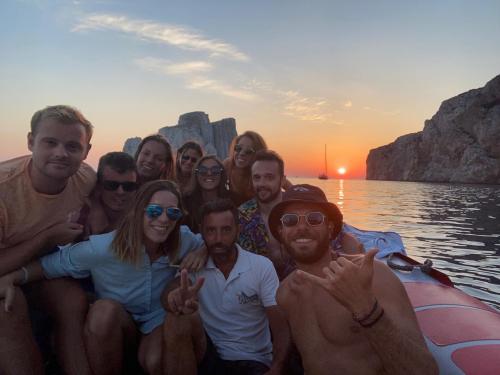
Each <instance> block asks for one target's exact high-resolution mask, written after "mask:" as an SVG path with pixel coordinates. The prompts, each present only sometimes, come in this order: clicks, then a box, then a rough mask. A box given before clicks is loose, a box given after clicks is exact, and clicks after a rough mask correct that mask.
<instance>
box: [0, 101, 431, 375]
mask: <svg viewBox="0 0 500 375" xmlns="http://www.w3.org/2000/svg"><path fill="white" fill-rule="evenodd" d="M92 129H93V128H92V125H91V123H90V122H89V121H88V120H87V119H86V118H85V117H84V116H83V115H82V113H81V112H79V111H78V110H76V109H75V108H73V107H69V106H51V107H46V108H44V109H42V110H40V111H37V112H36V113H35V114H34V115H33V117H32V120H31V129H30V132H29V134H28V149H29V150H30V151H31V154H30V155H27V156H21V157H18V158H15V159H11V160H7V161H3V162H0V373H2V374H16V375H17V374H42V373H44V359H43V357H44V355H43V354H42V353H41V351H40V346H39V343H38V342H37V339H35V336H34V333H33V331H34V330H36V325H37V321H36V319H34V316H35V315H36V314H39V313H41V314H44V315H45V316H47V317H48V318H49V319H50V321H51V333H50V338H51V340H50V341H49V342H50V345H51V347H52V350H53V352H54V353H55V355H56V358H57V363H58V366H59V368H60V371H61V372H62V373H65V374H95V375H98V374H122V373H131V374H135V373H139V372H143V373H147V374H183V375H187V374H196V373H200V374H252V375H253V374H292V373H303V372H304V373H307V374H332V373H339V374H361V373H363V374H382V373H387V374H420V373H437V366H436V364H435V361H434V359H433V358H432V355H431V354H430V353H429V351H428V350H427V347H426V345H425V341H424V339H423V336H422V334H421V332H420V329H419V327H418V324H417V321H416V318H415V314H414V312H413V309H412V307H411V304H410V302H409V300H408V297H407V295H406V292H405V290H404V287H403V286H402V284H401V283H400V282H399V280H398V279H397V278H396V277H395V276H394V275H393V273H392V272H391V271H390V270H389V269H388V268H387V267H386V266H385V265H384V264H382V263H380V262H378V261H377V260H375V259H374V257H375V254H376V252H377V250H376V249H369V250H368V251H366V252H365V251H364V249H363V247H362V246H361V245H360V243H359V241H357V239H356V238H355V237H354V236H352V235H349V234H348V233H345V232H344V231H343V218H342V213H341V212H340V211H339V209H338V208H337V206H335V205H334V204H333V203H330V202H328V200H327V198H326V196H325V194H324V193H323V191H321V189H319V188H318V187H315V186H311V185H292V184H291V183H290V181H288V180H287V179H286V177H285V165H284V162H283V160H282V158H281V157H280V156H279V155H278V154H277V153H276V152H274V151H271V150H268V148H267V145H266V143H265V141H264V140H263V138H262V137H261V136H260V135H259V134H257V133H255V132H252V131H247V132H245V133H243V134H241V135H239V136H237V137H236V138H235V139H234V140H233V142H232V144H231V146H230V150H229V157H228V158H227V159H226V160H224V161H221V160H219V159H218V158H217V157H216V156H214V155H205V154H204V152H203V149H202V147H201V146H200V145H199V144H198V143H196V142H187V143H185V144H184V145H183V146H182V147H180V148H179V149H178V150H177V151H176V157H175V158H174V156H173V152H172V147H171V145H170V144H169V142H168V140H167V139H166V138H165V137H163V136H161V135H159V134H156V135H151V136H148V137H145V138H144V139H143V140H142V142H141V143H140V144H139V146H138V149H137V152H136V154H135V156H134V157H132V156H130V155H128V154H126V153H123V152H110V153H108V154H106V155H104V156H102V157H101V158H100V160H99V165H98V168H97V173H95V172H94V171H93V169H92V168H91V167H89V166H88V165H87V164H85V163H84V160H85V158H86V157H87V155H88V152H89V150H90V148H91V144H90V140H91V137H92ZM334 243H335V244H336V245H335V246H333V244H334ZM339 249H340V250H339ZM38 341H39V340H38Z"/></svg>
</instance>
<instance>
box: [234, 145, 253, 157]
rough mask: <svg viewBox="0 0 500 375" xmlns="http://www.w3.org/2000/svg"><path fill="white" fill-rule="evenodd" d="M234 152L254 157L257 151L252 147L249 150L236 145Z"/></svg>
mask: <svg viewBox="0 0 500 375" xmlns="http://www.w3.org/2000/svg"><path fill="white" fill-rule="evenodd" d="M234 152H236V153H237V154H239V153H242V154H243V155H253V154H255V150H254V149H253V148H251V147H249V148H243V146H241V145H236V146H234Z"/></svg>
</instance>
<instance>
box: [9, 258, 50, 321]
mask: <svg viewBox="0 0 500 375" xmlns="http://www.w3.org/2000/svg"><path fill="white" fill-rule="evenodd" d="M41 279H43V269H42V266H41V264H40V262H39V261H38V260H36V261H33V262H31V263H30V264H28V265H27V266H26V267H24V268H23V269H18V270H16V271H13V272H11V273H8V274H6V275H4V276H2V277H0V299H5V311H7V312H9V311H11V310H12V303H13V301H14V295H15V293H16V288H15V287H16V286H19V285H24V284H26V283H29V282H31V281H38V280H41Z"/></svg>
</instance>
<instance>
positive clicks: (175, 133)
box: [123, 111, 237, 160]
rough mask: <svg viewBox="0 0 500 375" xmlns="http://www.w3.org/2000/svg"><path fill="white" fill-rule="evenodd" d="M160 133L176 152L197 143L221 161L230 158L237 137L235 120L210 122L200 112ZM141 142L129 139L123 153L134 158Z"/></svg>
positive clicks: (160, 130) (191, 114)
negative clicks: (229, 153) (229, 151)
mask: <svg viewBox="0 0 500 375" xmlns="http://www.w3.org/2000/svg"><path fill="white" fill-rule="evenodd" d="M158 133H159V134H161V135H164V136H165V137H166V138H167V139H168V141H169V143H170V145H171V146H172V148H173V149H174V152H175V151H176V150H177V149H178V148H179V147H180V146H182V145H183V144H184V143H185V142H187V141H196V142H198V143H199V144H200V145H201V146H202V147H203V149H204V150H205V153H207V154H212V155H217V157H218V158H219V159H221V160H224V159H225V158H226V157H227V156H228V150H229V145H230V144H231V141H232V140H233V138H234V137H236V136H237V133H236V121H235V119H234V118H224V119H222V120H219V121H215V122H210V120H209V118H208V115H207V114H206V113H205V112H199V111H198V112H189V113H185V114H183V115H180V116H179V121H178V123H177V125H174V126H165V127H163V128H161V129H159V130H158ZM145 135H148V134H145ZM140 142H141V138H139V137H135V138H129V139H127V140H126V141H125V145H124V146H123V151H125V152H127V153H129V154H130V155H132V156H133V155H134V154H135V150H137V146H138V145H139V143H140Z"/></svg>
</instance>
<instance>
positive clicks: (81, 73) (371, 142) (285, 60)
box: [0, 0, 500, 178]
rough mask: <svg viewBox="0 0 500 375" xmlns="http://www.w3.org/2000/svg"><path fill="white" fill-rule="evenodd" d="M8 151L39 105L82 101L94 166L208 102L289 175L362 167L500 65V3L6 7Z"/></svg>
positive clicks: (3, 111)
mask: <svg viewBox="0 0 500 375" xmlns="http://www.w3.org/2000/svg"><path fill="white" fill-rule="evenodd" d="M0 43H1V49H0V57H1V58H0V85H1V86H0V87H1V91H0V135H1V137H0V143H1V145H0V161H1V160H6V159H9V158H11V157H15V156H18V155H21V154H26V153H27V148H26V133H27V132H28V129H29V121H30V118H31V116H32V114H33V112H35V111H36V110H38V109H40V108H43V107H45V106H46V105H52V104H70V105H74V106H76V107H77V108H79V109H80V110H81V111H82V112H83V113H84V114H85V115H86V116H87V118H88V119H89V120H90V121H91V122H92V123H93V124H94V126H95V135H94V139H93V141H92V143H93V149H92V151H91V153H90V155H89V158H88V161H89V163H90V164H91V165H93V166H95V165H96V164H97V163H96V161H97V160H98V158H99V157H100V156H101V155H102V154H104V153H106V152H108V151H116V150H121V148H122V146H123V142H124V141H125V139H126V138H129V137H133V136H141V137H143V136H145V135H148V134H151V133H154V132H156V131H157V130H158V129H159V128H161V127H163V126H168V125H175V124H176V123H177V120H178V117H179V115H180V114H182V113H185V112H191V111H204V112H206V113H208V114H209V116H210V119H211V120H212V121H216V120H219V119H222V118H225V117H234V118H235V119H236V123H237V130H238V132H239V133H241V132H243V131H245V130H250V129H251V130H255V131H257V132H259V133H260V134H262V135H263V136H264V138H265V139H266V140H267V142H268V144H269V146H270V148H272V149H274V150H276V151H278V152H279V153H280V154H281V155H282V156H283V158H284V159H285V162H286V170H287V174H288V175H289V176H317V175H318V173H320V172H321V171H322V169H323V150H324V145H325V144H327V147H328V166H329V174H330V175H332V176H335V175H336V170H337V169H338V168H339V167H345V168H346V169H347V172H346V174H345V177H347V178H359V177H361V178H363V177H364V175H365V161H366V157H367V155H368V152H369V150H370V149H372V148H375V147H378V146H382V145H384V144H387V143H390V142H392V141H394V140H395V138H397V137H398V136H400V135H404V134H407V133H412V132H417V131H420V130H421V129H422V128H423V124H424V121H425V120H426V119H429V118H431V117H432V115H433V114H434V113H435V112H436V111H437V109H438V108H439V105H440V103H441V102H442V101H443V100H445V99H447V98H450V97H452V96H455V95H457V94H459V93H462V92H464V91H467V90H469V89H472V88H477V87H481V86H483V85H484V84H485V83H486V82H487V81H489V80H490V79H492V78H493V77H494V76H496V75H498V74H500V1H497V0H491V1H476V2H473V1H437V0H429V1H425V0H424V1H419V2H413V1H371V0H370V1H333V0H325V1H316V0H311V1H294V0H293V1H278V0H276V1H272V0H262V1H260V0H253V1H236V0H228V1H207V0H200V1H190V0H183V1H168V0H162V1H160V0H158V1H146V0H145V1H125V0H114V1H113V0H109V1H108V0H96V1H90V0H89V1H85V0H81V1H48V0H47V1H45V0H18V1H14V0H2V1H1V3H0Z"/></svg>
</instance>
